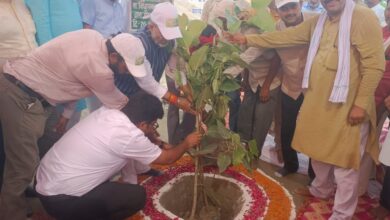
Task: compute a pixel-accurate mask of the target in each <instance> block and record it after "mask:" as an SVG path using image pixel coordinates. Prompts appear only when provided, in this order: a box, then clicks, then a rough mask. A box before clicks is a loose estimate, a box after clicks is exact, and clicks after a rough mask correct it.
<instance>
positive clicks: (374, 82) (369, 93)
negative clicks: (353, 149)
mask: <svg viewBox="0 0 390 220" xmlns="http://www.w3.org/2000/svg"><path fill="white" fill-rule="evenodd" d="M364 15H365V16H364V19H358V21H357V22H356V23H355V24H354V25H353V26H352V33H351V38H352V39H351V41H352V42H351V43H352V46H354V47H355V48H356V49H357V50H358V52H359V54H360V60H359V61H360V67H359V71H360V75H361V77H362V79H361V81H360V85H359V86H358V91H357V95H356V99H355V102H354V104H355V105H357V106H359V107H361V108H363V109H365V110H366V111H367V110H368V106H369V104H370V100H371V99H372V98H373V97H374V92H375V89H376V87H377V86H378V83H379V81H380V79H381V78H382V75H383V71H384V68H385V57H384V51H383V45H382V42H383V40H382V31H381V27H380V26H379V24H378V25H376V24H377V18H376V16H375V14H374V13H372V12H371V11H370V12H369V13H365V14H364ZM367 36H369V37H367Z"/></svg>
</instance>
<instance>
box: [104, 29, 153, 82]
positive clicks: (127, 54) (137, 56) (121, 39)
mask: <svg viewBox="0 0 390 220" xmlns="http://www.w3.org/2000/svg"><path fill="white" fill-rule="evenodd" d="M111 44H112V46H113V47H114V48H115V50H116V51H117V52H118V53H119V54H120V55H121V56H122V57H123V59H124V60H125V63H126V66H127V69H128V70H129V72H130V73H131V75H133V76H135V77H143V76H145V75H146V73H147V71H146V67H145V59H146V58H145V49H144V46H143V44H142V42H141V40H140V39H139V38H137V37H135V36H133V35H131V34H127V33H122V34H118V35H116V36H115V37H113V38H112V39H111Z"/></svg>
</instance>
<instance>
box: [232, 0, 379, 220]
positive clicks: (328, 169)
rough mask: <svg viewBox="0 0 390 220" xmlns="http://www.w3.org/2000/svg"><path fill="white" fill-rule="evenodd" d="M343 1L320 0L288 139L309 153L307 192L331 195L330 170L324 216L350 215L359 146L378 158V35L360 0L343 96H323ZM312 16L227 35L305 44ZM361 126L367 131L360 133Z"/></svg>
mask: <svg viewBox="0 0 390 220" xmlns="http://www.w3.org/2000/svg"><path fill="white" fill-rule="evenodd" d="M347 1H350V0H339V1H337V0H331V1H321V2H322V4H323V5H324V7H325V9H326V10H327V17H326V20H325V24H324V26H323V31H322V35H321V36H320V41H319V48H318V50H317V53H316V55H315V56H314V60H313V63H312V66H311V69H310V70H311V71H310V73H311V75H310V78H309V86H308V89H307V91H306V93H305V100H304V102H303V104H302V107H301V110H300V115H299V116H298V119H297V127H296V131H295V136H294V140H293V144H292V146H293V148H294V149H295V150H297V151H300V152H303V153H305V154H307V155H308V156H309V157H311V158H312V159H313V168H314V171H315V173H316V178H315V179H314V181H313V183H312V186H311V188H310V193H311V194H312V195H314V196H316V197H320V198H329V197H331V196H332V195H333V192H334V182H333V175H334V179H335V181H336V183H337V190H336V194H335V203H334V207H333V214H332V216H331V217H330V219H351V217H352V216H353V213H354V210H355V208H356V205H357V184H358V177H359V174H358V169H359V165H360V160H361V156H362V154H363V152H364V150H365V151H367V152H369V153H370V155H371V156H372V157H373V159H374V160H375V161H377V159H378V144H377V140H376V135H375V109H374V91H375V88H376V86H377V85H378V82H379V80H380V78H381V76H382V74H383V70H384V57H383V46H382V35H381V28H380V26H379V24H378V22H377V20H376V19H377V18H376V16H375V14H374V13H373V12H372V11H371V10H370V9H367V8H365V7H363V6H360V5H356V6H355V8H354V10H353V12H352V22H351V32H350V45H351V46H350V71H349V88H348V93H347V98H346V101H345V102H344V103H333V102H330V101H329V97H330V95H331V92H332V87H333V84H334V81H335V77H336V72H337V69H338V62H339V56H338V46H339V42H338V32H339V22H340V17H341V15H342V13H343V11H345V8H344V6H345V4H346V3H349V4H350V2H347ZM362 18H364V19H362ZM318 19H319V17H314V18H313V19H309V20H308V21H305V22H303V23H302V24H300V25H298V26H296V27H294V28H288V29H286V30H285V31H282V32H276V33H268V34H264V35H249V36H245V37H243V36H240V35H234V36H230V37H231V40H232V41H235V42H239V43H247V44H248V45H249V46H258V47H269V48H272V47H274V48H280V47H288V46H295V45H303V44H310V41H311V40H312V35H313V32H314V29H315V27H316V24H317V21H318ZM368 34H369V35H370V37H369V38H368V37H367V35H368ZM368 122H369V123H368ZM368 125H370V126H369V127H368ZM367 128H369V134H366V135H365V134H364V133H365V132H368V130H367Z"/></svg>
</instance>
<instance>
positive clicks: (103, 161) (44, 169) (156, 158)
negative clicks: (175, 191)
mask: <svg viewBox="0 0 390 220" xmlns="http://www.w3.org/2000/svg"><path fill="white" fill-rule="evenodd" d="M129 99H130V101H129V102H128V103H127V105H126V106H125V107H124V108H122V109H121V110H117V109H109V108H106V107H101V108H100V109H98V110H96V111H95V112H93V113H92V114H90V115H88V117H86V118H85V119H84V120H82V121H80V122H79V123H78V124H76V125H75V126H74V127H73V128H71V129H70V130H69V131H68V132H67V133H66V134H65V135H64V136H63V137H62V138H61V139H60V140H59V141H58V142H57V143H56V144H55V145H54V146H53V147H52V148H51V149H50V150H49V152H48V153H47V154H46V155H45V157H44V158H43V159H42V161H41V163H40V165H39V167H38V171H37V186H36V189H37V192H38V193H39V197H40V200H41V202H42V204H43V206H44V207H45V209H46V211H47V212H48V213H49V214H50V215H51V216H52V217H55V218H56V219H61V220H96V219H118V220H119V219H126V218H127V217H129V216H131V215H133V214H134V213H136V212H137V211H138V210H140V209H142V208H143V206H144V204H145V201H146V193H145V189H144V188H143V187H142V186H140V185H137V173H140V172H143V170H142V169H141V170H140V169H139V168H143V167H145V166H148V165H149V164H151V163H153V164H164V165H166V164H170V163H173V162H175V161H176V160H177V159H179V158H180V157H181V156H182V155H183V154H184V153H185V152H186V151H187V150H188V149H190V148H192V147H194V146H196V145H197V144H199V142H200V137H201V135H200V134H199V133H198V132H194V133H192V134H190V135H188V136H187V137H186V138H185V140H184V141H183V142H181V143H180V144H178V145H177V146H176V147H172V146H169V145H167V144H165V143H164V142H162V141H161V140H159V139H157V138H156V136H155V134H156V128H157V127H158V124H157V119H161V118H162V117H163V114H164V111H163V107H162V103H161V102H160V101H159V99H157V98H156V97H153V96H151V95H149V94H146V93H145V92H142V91H141V92H139V93H136V94H134V95H132V96H130V97H129ZM118 172H121V173H122V175H123V181H122V182H111V181H109V180H110V178H111V177H113V176H115V175H116V174H117V173H118Z"/></svg>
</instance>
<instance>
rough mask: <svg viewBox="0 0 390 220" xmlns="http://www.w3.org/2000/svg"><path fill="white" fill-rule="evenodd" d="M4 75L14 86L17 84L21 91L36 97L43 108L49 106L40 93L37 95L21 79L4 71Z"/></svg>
mask: <svg viewBox="0 0 390 220" xmlns="http://www.w3.org/2000/svg"><path fill="white" fill-rule="evenodd" d="M3 75H4V77H5V78H6V79H7V80H8V81H10V82H11V83H12V84H14V85H15V86H17V87H18V88H19V89H21V90H22V91H23V92H25V93H26V94H27V95H29V96H30V97H32V98H36V99H38V100H39V101H40V102H41V104H42V106H43V107H44V108H46V107H49V106H50V104H49V103H48V102H47V101H46V99H45V98H43V97H42V96H41V95H39V94H38V93H36V92H35V91H34V90H32V89H30V87H28V86H26V85H25V84H24V83H23V82H22V81H20V80H18V79H16V78H15V77H14V76H12V75H10V74H8V73H4V74H3Z"/></svg>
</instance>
